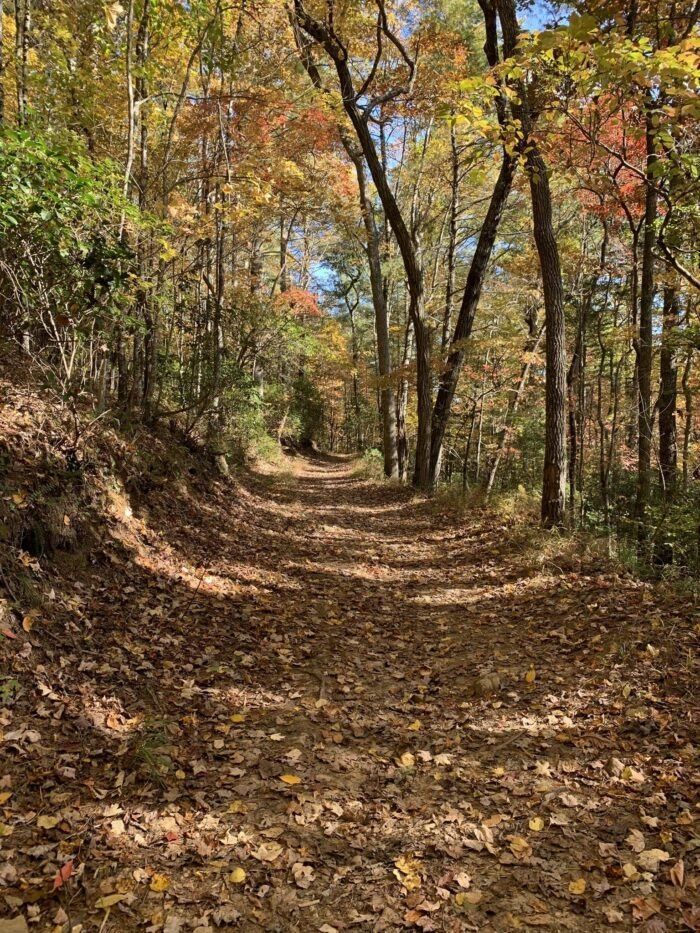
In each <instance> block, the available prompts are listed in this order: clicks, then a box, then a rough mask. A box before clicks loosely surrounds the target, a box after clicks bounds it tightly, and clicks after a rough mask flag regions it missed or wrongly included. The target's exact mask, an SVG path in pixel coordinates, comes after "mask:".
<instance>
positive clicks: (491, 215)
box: [429, 0, 518, 489]
mask: <svg viewBox="0 0 700 933" xmlns="http://www.w3.org/2000/svg"><path fill="white" fill-rule="evenodd" d="M480 6H481V9H482V12H483V14H484V23H485V27H486V43H485V45H484V52H485V54H486V59H487V61H488V63H489V66H490V67H491V68H495V67H496V66H497V65H498V63H499V54H498V28H497V25H498V24H497V20H496V8H495V6H494V5H493V4H492V3H491V2H490V0H480ZM513 48H514V46H509V47H508V48H506V47H505V46H504V58H508V57H509V55H510V54H511V53H512V50H513ZM496 116H497V118H498V122H499V125H500V126H501V127H502V128H504V127H505V123H506V104H505V97H504V95H503V94H502V93H499V94H498V96H497V97H496ZM517 162H518V155H517V153H513V152H510V151H508V149H507V148H506V146H505V145H504V146H503V149H502V155H501V168H500V171H499V173H498V178H497V180H496V184H495V186H494V189H493V193H492V195H491V201H490V202H489V207H488V211H487V212H486V217H485V219H484V223H483V225H482V227H481V231H480V232H479V240H478V242H477V245H476V249H475V251H474V256H473V258H472V262H471V265H470V267H469V273H468V275H467V281H466V284H465V287H464V294H463V295H462V303H461V306H460V309H459V315H458V317H457V323H456V325H455V330H454V334H453V335H452V342H451V346H450V352H449V354H448V356H447V360H446V362H445V366H444V368H443V371H442V374H441V376H440V382H439V385H438V391H437V397H436V399H435V405H434V407H433V412H432V426H431V449H430V470H429V486H430V488H431V489H434V488H435V487H436V486H437V484H438V481H439V478H440V465H441V460H442V447H443V442H444V439H445V431H446V430H447V422H448V420H449V416H450V411H451V409H452V402H453V400H454V395H455V391H456V389H457V383H458V382H459V374H460V372H461V370H462V363H463V362H464V353H465V342H466V341H467V340H468V339H469V337H470V336H471V332H472V328H473V326H474V317H475V315H476V310H477V307H478V305H479V299H480V297H481V290H482V288H483V284H484V279H485V277H486V270H487V268H488V264H489V260H490V259H491V254H492V252H493V245H494V243H495V241H496V234H497V233H498V228H499V226H500V223H501V218H502V216H503V211H504V210H505V206H506V203H507V201H508V195H509V194H510V189H511V187H512V185H513V177H514V175H515V169H516V167H517Z"/></svg>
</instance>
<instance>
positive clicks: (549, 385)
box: [527, 141, 566, 527]
mask: <svg viewBox="0 0 700 933" xmlns="http://www.w3.org/2000/svg"><path fill="white" fill-rule="evenodd" d="M527 167H528V174H529V180H530V197H531V200H532V220H533V227H534V233H535V244H536V246H537V254H538V256H539V260H540V270H541V273H542V290H543V293H544V307H545V315H546V333H545V356H546V366H547V375H546V383H545V447H544V473H543V478H542V522H543V524H544V525H545V526H547V527H552V526H556V525H561V524H563V523H564V518H565V513H566V326H565V320H564V287H563V284H562V278H561V266H560V263H559V248H558V246H557V239H556V235H555V232H554V224H553V222H552V195H551V191H550V187H549V178H548V177H547V166H546V164H545V161H544V159H543V158H542V156H541V155H540V152H539V149H538V147H537V146H536V145H534V144H533V143H532V141H530V142H529V144H528V154H527Z"/></svg>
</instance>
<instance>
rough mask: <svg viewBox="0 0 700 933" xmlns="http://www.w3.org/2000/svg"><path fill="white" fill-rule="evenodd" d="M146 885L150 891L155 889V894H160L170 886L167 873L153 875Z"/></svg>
mask: <svg viewBox="0 0 700 933" xmlns="http://www.w3.org/2000/svg"><path fill="white" fill-rule="evenodd" d="M148 887H149V888H150V889H151V891H155V892H156V894H162V892H163V891H167V890H168V888H169V887H170V879H169V878H168V876H167V875H154V876H153V878H151V883H150V884H149V886H148Z"/></svg>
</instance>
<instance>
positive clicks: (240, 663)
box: [0, 458, 700, 933]
mask: <svg viewBox="0 0 700 933" xmlns="http://www.w3.org/2000/svg"><path fill="white" fill-rule="evenodd" d="M120 508H121V507H120ZM129 511H130V513H131V514H129V513H127V512H125V511H124V509H123V508H122V510H121V513H120V512H119V510H118V509H117V510H115V511H114V512H113V514H112V517H111V518H110V519H109V522H108V533H107V535H106V536H105V540H104V541H103V542H102V544H101V546H100V548H99V550H98V551H97V552H96V554H95V556H94V561H93V563H92V564H90V565H88V567H86V568H83V569H82V570H81V571H80V572H75V573H72V574H67V573H65V572H60V571H59V570H58V568H57V567H54V566H53V565H52V564H51V562H50V561H47V560H39V561H35V562H34V563H35V564H36V567H38V570H37V569H33V570H31V572H32V573H33V574H35V576H36V577H37V579H38V580H39V582H41V584H42V585H43V586H44V587H45V588H47V589H50V590H51V591H52V592H53V593H54V598H53V600H52V601H51V608H50V612H49V611H46V610H44V611H42V613H40V614H36V613H35V614H33V615H32V617H31V625H23V624H22V619H21V618H18V619H17V620H16V624H15V625H14V626H13V625H12V624H11V622H10V623H7V625H10V629H9V631H10V634H11V635H12V636H13V637H11V638H8V637H4V638H3V639H2V644H1V645H0V648H1V650H2V659H3V672H4V675H3V676H5V674H9V675H10V676H11V677H12V679H13V681H14V682H15V683H16V684H17V685H18V686H17V688H13V690H12V692H11V693H9V692H8V693H7V696H6V699H5V702H4V704H3V705H2V706H0V730H1V732H2V746H1V748H2V762H1V765H0V904H1V905H2V910H1V912H2V914H3V915H4V917H6V919H4V918H3V919H0V933H14V931H24V930H25V929H28V928H29V927H28V926H27V924H29V925H30V927H31V928H32V929H41V930H43V929H46V930H54V931H67V930H71V929H73V930H76V931H77V930H80V929H83V930H86V931H87V930H93V929H95V930H99V929H101V930H103V931H110V930H115V931H117V930H118V931H122V930H123V931H131V930H134V931H135V930H144V929H145V930H148V931H153V933H157V931H161V930H163V931H166V933H177V931H181V930H182V931H185V930H198V931H199V933H205V931H208V930H216V929H219V928H229V927H231V928H241V929H243V930H299V931H309V930H319V931H334V930H337V931H340V930H346V929H355V928H357V929H371V930H377V931H381V930H393V929H419V930H426V931H429V930H444V931H454V933H456V931H462V930H480V931H481V930H483V931H490V930H493V931H500V930H510V929H524V928H528V927H538V926H539V927H543V928H549V929H552V930H574V931H578V930H597V929H620V930H625V929H629V928H630V924H631V923H634V924H639V925H640V926H641V927H642V928H646V929H648V930H649V931H653V933H662V931H664V930H683V929H694V928H696V927H697V924H698V917H699V914H698V907H697V893H698V871H697V867H698V866H697V862H698V848H699V846H700V839H699V838H698V837H699V836H700V833H698V817H699V816H700V814H699V812H698V809H697V805H696V801H697V797H696V791H697V784H696V782H697V770H696V767H697V753H696V745H697V734H696V733H695V731H694V728H695V723H694V714H695V713H696V712H697V710H696V709H695V708H694V706H693V697H694V694H693V690H692V688H693V684H694V683H695V679H694V678H695V674H696V672H695V671H694V670H693V669H692V665H691V662H690V660H689V659H690V658H691V657H692V654H691V653H690V652H691V648H692V645H693V643H694V639H695V638H696V636H697V615H695V614H694V610H693V608H692V606H690V605H689V604H688V603H687V601H683V600H682V599H679V598H676V597H675V596H674V595H673V593H671V592H670V591H663V592H662V591H661V590H659V589H654V588H653V587H652V586H651V585H649V584H647V583H643V582H640V581H638V580H635V579H634V578H633V577H631V576H630V575H627V574H625V573H623V572H620V571H618V570H615V569H614V568H611V567H610V566H606V565H603V564H601V565H596V564H595V563H593V564H591V566H584V565H582V566H579V568H578V569H577V570H570V569H564V570H562V569H561V568H556V567H551V568H546V567H544V568H543V567H542V566H540V565H538V564H537V562H536V561H532V560H531V559H530V557H529V552H528V547H527V541H526V540H524V539H523V537H522V533H521V532H520V531H519V530H518V528H517V527H515V526H509V525H508V524H505V523H504V524H500V525H499V524H498V522H497V521H494V519H493V517H487V516H485V515H483V514H476V515H475V516H473V517H471V518H469V519H468V520H467V521H459V522H456V521H455V520H454V518H452V517H447V516H445V515H442V514H441V513H440V512H439V510H437V509H436V507H435V506H434V505H432V504H431V503H429V502H426V501H424V500H421V499H416V498H414V497H412V495H411V494H410V493H409V492H408V491H406V490H399V489H394V488H391V487H388V486H387V487H383V486H378V485H376V484H372V483H369V482H367V481H364V480H362V479H360V478H358V477H357V476H355V474H354V473H353V471H352V465H351V464H350V463H348V462H345V461H343V460H330V459H328V460H326V459H323V458H317V459H312V460H306V459H300V460H298V461H297V462H295V463H294V467H293V475H289V474H284V473H283V474H280V475H269V473H267V472H265V471H263V470H259V471H258V473H257V474H256V473H251V474H249V475H248V474H246V475H242V476H241V477H239V479H238V480H237V481H236V482H234V481H231V480H222V479H214V478H213V477H212V476H199V475H197V476H195V477H194V478H193V479H191V481H189V484H187V485H183V487H182V488H181V489H180V490H179V492H178V496H177V499H175V500H174V499H173V497H172V495H171V494H170V493H169V492H168V491H167V490H160V491H159V490H156V491H155V492H152V493H150V494H149V496H148V498H147V501H145V502H143V503H142V504H141V507H136V508H133V509H130V510H129ZM125 516H126V517H125ZM649 645H651V646H652V647H653V648H654V650H653V651H649ZM694 782H695V784H694ZM81 924H82V927H81V926H80V925H81ZM644 925H646V927H645V926H644Z"/></svg>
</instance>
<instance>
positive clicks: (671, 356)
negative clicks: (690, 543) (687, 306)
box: [659, 287, 680, 499]
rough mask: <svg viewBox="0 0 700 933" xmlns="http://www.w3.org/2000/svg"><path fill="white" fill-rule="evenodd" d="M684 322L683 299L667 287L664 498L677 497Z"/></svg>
mask: <svg viewBox="0 0 700 933" xmlns="http://www.w3.org/2000/svg"><path fill="white" fill-rule="evenodd" d="M679 325H680V302H679V299H678V293H677V291H676V290H675V289H674V288H671V287H667V288H665V289H664V315H663V332H662V344H661V355H660V370H661V372H660V376H661V390H660V394H659V467H660V472H661V483H662V486H663V493H664V497H665V498H667V499H671V498H673V494H674V492H675V489H676V481H677V475H678V440H677V435H676V405H677V398H678V362H677V359H676V347H675V346H674V338H675V336H676V334H677V332H678V327H679Z"/></svg>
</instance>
